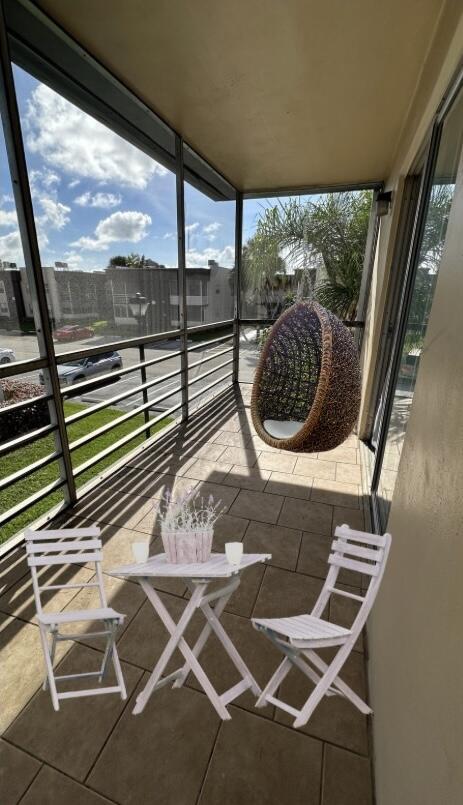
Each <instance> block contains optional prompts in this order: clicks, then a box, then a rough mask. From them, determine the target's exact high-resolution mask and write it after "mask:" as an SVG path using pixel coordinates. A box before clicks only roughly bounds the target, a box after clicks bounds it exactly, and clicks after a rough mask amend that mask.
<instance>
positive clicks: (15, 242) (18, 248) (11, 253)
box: [0, 229, 48, 266]
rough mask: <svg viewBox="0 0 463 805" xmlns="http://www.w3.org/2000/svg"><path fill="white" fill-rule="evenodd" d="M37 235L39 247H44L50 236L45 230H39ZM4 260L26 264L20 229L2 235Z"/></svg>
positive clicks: (0, 245) (1, 257)
mask: <svg viewBox="0 0 463 805" xmlns="http://www.w3.org/2000/svg"><path fill="white" fill-rule="evenodd" d="M37 237H38V241H39V247H40V248H41V249H44V248H45V247H46V246H47V245H48V238H47V236H46V234H45V232H40V231H39V232H38V236H37ZM2 260H5V261H6V262H9V263H16V264H17V265H18V266H23V265H24V255H23V250H22V243H21V237H20V234H19V230H18V229H15V230H14V231H13V232H8V234H6V235H2V236H1V237H0V261H2Z"/></svg>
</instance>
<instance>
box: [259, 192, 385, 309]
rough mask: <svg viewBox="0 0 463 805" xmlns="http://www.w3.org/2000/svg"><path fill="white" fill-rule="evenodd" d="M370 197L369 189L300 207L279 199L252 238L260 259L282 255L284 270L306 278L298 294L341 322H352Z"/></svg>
mask: <svg viewBox="0 0 463 805" xmlns="http://www.w3.org/2000/svg"><path fill="white" fill-rule="evenodd" d="M371 199H372V195H371V192H370V191H361V192H355V193H354V192H349V193H327V194H325V195H323V196H321V197H319V198H317V199H316V200H315V201H307V202H304V203H301V202H300V201H299V200H297V199H289V200H288V201H286V202H282V201H279V202H278V204H277V205H275V206H273V207H269V208H267V209H265V210H264V211H263V213H262V214H261V216H260V218H259V220H258V223H257V230H256V234H255V236H254V238H253V239H252V240H256V242H257V243H258V244H259V253H260V255H261V256H262V257H265V255H266V254H269V255H273V257H274V258H275V255H280V256H281V255H282V254H283V255H284V258H285V263H286V266H287V265H288V264H290V265H291V266H292V268H293V269H295V270H298V271H299V272H300V275H301V276H302V277H305V282H303V283H300V289H299V293H300V295H301V296H314V297H315V298H316V299H318V300H319V302H320V303H321V304H322V305H324V306H325V307H327V308H329V309H330V310H332V311H333V312H334V313H336V314H337V315H338V316H340V317H341V318H354V317H355V313H356V308H357V302H358V297H359V291H360V283H361V279H362V271H363V260H364V253H365V244H366V237H367V231H368V222H369V216H370V209H371ZM248 245H249V243H248ZM261 263H262V261H261ZM317 263H318V267H316V266H317ZM257 268H258V262H257V261H256V265H255V270H256V271H257ZM267 270H268V269H267ZM315 274H317V275H318V278H317V280H316V282H315V283H314V282H313V281H312V278H313V276H314V275H315ZM245 278H246V274H245Z"/></svg>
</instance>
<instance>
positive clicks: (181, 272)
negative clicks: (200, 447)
mask: <svg viewBox="0 0 463 805" xmlns="http://www.w3.org/2000/svg"><path fill="white" fill-rule="evenodd" d="M175 159H176V179H177V239H178V301H179V319H180V330H181V335H180V339H181V349H182V355H181V359H180V361H181V370H182V373H181V377H182V421H184V422H186V421H187V420H188V413H189V411H188V351H187V347H188V316H187V304H186V255H185V183H184V167H183V139H182V137H180V136H179V135H178V134H176V135H175Z"/></svg>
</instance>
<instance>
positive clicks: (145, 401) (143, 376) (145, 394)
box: [138, 344, 151, 439]
mask: <svg viewBox="0 0 463 805" xmlns="http://www.w3.org/2000/svg"><path fill="white" fill-rule="evenodd" d="M138 352H139V355H140V363H144V362H145V345H144V344H140V345H139V347H138ZM140 376H141V382H142V384H144V383H146V366H140ZM142 398H143V405H147V404H148V389H143V391H142ZM143 415H144V417H145V422H146V424H148V422H149V421H150V412H149V409H148V408H145V410H144V411H143ZM150 436H151V431H150V430H149V428H148V430H146V431H145V439H149V438H150Z"/></svg>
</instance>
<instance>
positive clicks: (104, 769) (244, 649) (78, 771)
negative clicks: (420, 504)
mask: <svg viewBox="0 0 463 805" xmlns="http://www.w3.org/2000/svg"><path fill="white" fill-rule="evenodd" d="M249 396H250V387H249V386H248V385H244V386H242V387H241V390H236V391H235V390H233V389H229V390H228V391H226V392H224V393H223V394H222V395H220V397H218V398H217V399H216V400H212V401H210V402H209V404H208V405H207V407H206V408H204V407H203V408H201V409H200V410H198V411H197V412H196V414H194V415H193V416H192V417H191V420H190V422H189V423H188V424H187V425H182V424H179V425H176V426H174V427H172V428H171V429H170V430H169V432H168V433H167V434H165V435H164V436H163V438H162V439H159V441H158V442H155V443H154V444H153V445H152V446H151V447H149V449H147V450H145V451H144V452H143V453H140V454H138V455H136V456H134V457H133V458H128V460H127V461H125V466H124V468H123V469H121V470H120V471H119V472H116V473H114V474H113V475H112V476H111V477H109V478H108V479H107V480H105V481H103V482H101V483H100V484H99V485H98V486H97V487H95V489H94V490H93V491H91V492H89V493H88V494H87V495H84V496H83V497H82V498H81V500H79V502H78V503H77V505H76V506H74V508H73V509H72V511H69V512H66V513H63V514H62V515H61V516H60V517H59V518H58V519H57V520H56V522H57V523H59V524H60V525H65V526H74V527H78V526H79V525H85V524H90V523H94V522H97V523H98V525H99V526H100V528H101V530H102V535H103V542H104V556H105V566H106V568H110V567H112V566H114V565H115V564H121V563H124V562H129V561H130V557H131V547H130V546H131V543H132V542H134V541H136V540H137V539H140V538H141V539H143V538H146V537H149V539H150V540H151V547H150V552H151V553H157V552H159V551H161V550H162V548H161V544H160V536H159V534H158V529H157V524H156V517H155V515H154V514H153V500H155V499H158V498H159V497H160V495H161V494H162V491H163V490H164V489H165V488H166V487H171V488H176V489H180V488H185V487H194V488H195V489H196V490H198V491H199V492H200V493H201V494H204V495H209V494H211V493H212V494H213V495H214V497H216V498H220V499H221V500H222V501H223V503H224V505H225V506H226V513H225V514H224V516H223V517H222V518H221V519H220V521H219V524H218V531H217V533H216V536H215V538H214V544H215V549H216V550H220V549H221V548H222V546H223V545H224V543H225V542H226V541H228V540H230V539H234V540H236V539H239V540H242V541H243V543H244V548H245V550H246V551H248V552H264V553H266V552H269V553H271V554H272V560H271V562H269V564H268V566H266V567H265V568H264V567H263V566H260V565H259V566H257V567H256V569H252V570H250V571H249V572H248V574H247V575H246V576H244V578H243V582H242V584H241V586H240V588H239V590H238V591H237V592H236V593H235V594H234V596H233V597H232V598H231V599H230V601H229V604H228V605H227V608H226V614H225V616H224V619H223V620H224V625H225V626H226V628H227V631H228V632H229V634H230V636H231V637H232V639H233V641H234V642H235V644H236V646H237V648H238V650H239V651H240V653H241V654H242V656H243V658H244V659H245V661H246V662H247V663H248V664H249V666H250V667H251V668H252V669H253V672H254V673H255V675H256V678H257V680H258V682H260V683H263V682H265V681H266V680H267V679H268V677H269V676H270V674H271V673H272V672H273V670H274V668H275V667H276V664H277V663H278V661H279V658H278V653H277V652H276V651H275V649H274V648H273V647H272V646H271V645H270V644H268V641H266V640H265V639H264V638H263V637H261V636H260V635H257V634H256V633H255V632H254V630H253V629H252V628H251V626H250V623H249V618H250V617H251V616H259V615H260V616H272V615H273V614H275V615H285V614H287V615H290V614H295V613H298V612H300V611H306V610H307V608H308V607H310V605H311V604H312V603H313V602H314V601H315V599H316V597H317V595H318V593H319V591H320V589H321V586H322V583H323V580H324V578H325V575H326V559H327V556H328V552H329V547H330V544H331V536H332V529H333V527H334V526H335V525H336V524H341V523H344V522H348V523H349V524H350V525H351V526H352V527H355V528H364V524H365V512H364V498H363V495H362V491H361V483H360V475H361V468H360V464H359V450H358V443H357V439H356V438H355V437H354V436H352V437H350V438H349V440H348V441H347V442H346V443H345V444H344V445H343V446H342V447H340V448H338V449H337V450H334V451H333V452H332V454H329V453H325V454H322V455H320V456H318V457H317V456H316V455H314V454H310V455H308V456H305V455H304V454H294V453H285V452H282V451H274V450H272V451H270V450H269V448H268V446H266V445H265V444H262V443H261V441H260V439H259V437H258V436H257V435H256V434H255V432H254V429H253V427H252V424H251V420H250V411H249ZM64 577H65V581H66V583H68V582H72V580H73V579H75V580H76V581H79V580H82V579H83V578H84V577H85V579H86V580H87V579H90V578H91V573H90V571H89V570H87V568H85V567H79V569H78V570H77V571H76V574H75V576H74V575H73V573H72V572H71V571H66V570H64V571H62V572H58V573H56V574H54V575H53V577H52V576H50V577H49V578H47V583H58V582H59V581H62V580H63V579H64ZM105 581H106V588H107V590H108V593H109V599H110V600H109V605H110V606H113V607H114V608H115V609H117V610H119V611H121V612H125V613H127V619H126V622H125V625H124V629H123V633H122V634H121V636H120V638H119V641H118V649H119V654H120V657H121V661H122V663H123V671H124V675H125V678H126V683H127V685H128V689H129V700H128V702H127V703H123V702H121V701H120V699H119V698H118V697H96V698H95V697H92V698H91V699H80V700H77V701H75V702H72V701H70V702H65V703H64V704H63V707H62V710H61V712H60V713H59V714H55V713H54V712H53V710H52V708H51V705H50V700H49V693H48V691H43V690H41V684H42V679H43V664H42V656H41V654H40V653H39V641H38V628H37V625H36V624H35V622H34V615H35V610H34V602H33V594H32V587H31V580H30V574H29V571H28V569H27V567H26V564H25V559H24V554H23V551H22V549H20V548H18V549H16V551H15V553H14V554H13V555H11V554H10V555H9V557H8V558H7V560H4V562H3V569H2V577H1V586H2V595H1V597H0V612H1V613H2V631H1V637H0V646H1V649H0V662H1V665H2V669H3V678H4V687H3V695H4V702H6V707H5V706H4V707H3V709H2V717H1V724H0V728H1V730H2V731H3V738H4V740H3V750H2V751H3V757H4V761H2V762H3V763H5V768H6V770H7V780H8V785H9V786H10V787H9V788H7V791H8V792H10V793H9V796H10V800H8V802H9V803H10V802H11V803H12V802H14V801H17V799H19V797H20V796H21V795H22V793H23V792H24V791H25V790H26V789H28V787H29V786H30V789H29V791H28V793H27V794H26V798H25V801H28V798H29V799H30V801H31V802H35V801H38V800H40V798H41V797H42V796H44V793H43V792H45V791H47V792H48V793H47V796H48V797H49V801H58V799H59V797H60V796H64V792H65V793H66V796H67V797H68V798H69V799H70V800H71V801H76V802H83V801H84V800H85V798H86V797H88V798H89V802H90V801H93V799H95V802H97V801H99V798H98V797H97V794H101V795H102V796H103V797H105V801H110V802H115V803H121V802H122V803H129V802H134V803H135V802H136V803H138V802H146V801H149V800H150V797H151V796H152V792H153V763H155V765H156V768H157V769H158V770H159V773H157V774H156V775H155V776H156V780H155V784H156V797H157V798H158V799H159V802H163V803H167V802H172V803H176V805H177V803H181V802H185V803H193V802H198V803H201V805H203V804H204V805H205V804H206V803H216V802H219V801H225V802H230V803H231V802H237V801H238V799H239V797H240V796H241V792H242V787H241V786H242V780H243V779H245V781H246V788H247V789H248V790H249V791H259V792H260V795H259V796H260V800H259V801H262V802H264V801H268V802H285V801H287V799H285V797H286V796H287V786H288V784H289V781H290V780H291V790H292V794H291V797H292V798H291V802H294V803H299V802H300V803H303V802H304V803H306V802H310V803H320V805H331V803H333V802H340V801H341V800H340V799H339V796H340V792H341V791H343V790H346V789H348V790H349V791H350V794H349V796H350V797H351V798H350V799H349V802H352V803H355V805H364V804H365V805H367V803H370V802H371V801H372V788H371V772H370V761H371V757H370V739H369V727H368V723H367V718H366V717H365V716H362V715H361V714H360V713H359V712H358V711H356V710H355V708H353V707H352V706H351V705H350V704H349V703H348V702H347V701H345V700H341V699H339V698H338V697H333V698H330V699H325V700H324V702H323V703H322V704H321V705H320V707H319V708H318V709H317V711H316V714H315V715H314V717H313V718H312V719H311V720H310V721H309V723H308V725H307V727H305V728H304V729H303V730H301V731H295V730H293V729H292V728H291V727H290V726H289V724H290V720H289V718H288V717H287V716H286V715H285V714H284V713H283V714H282V713H281V712H277V711H276V710H275V709H274V708H271V707H267V708H265V709H264V710H259V711H257V710H255V708H254V700H253V697H252V696H251V695H250V694H249V693H246V694H244V695H243V696H241V697H240V698H239V699H237V700H236V703H235V704H232V705H231V706H230V710H231V712H232V721H231V722H227V723H221V722H220V719H219V718H218V716H217V715H216V714H215V713H214V711H213V709H212V707H211V705H210V702H209V701H208V699H207V698H206V696H205V694H204V693H203V692H202V691H201V690H199V689H198V687H199V686H198V683H197V682H196V681H195V679H194V678H189V679H188V682H187V685H186V687H185V688H183V689H182V690H180V691H172V690H170V688H169V687H166V688H164V689H163V690H162V691H160V692H157V693H155V694H154V696H153V698H152V699H151V700H150V702H149V703H148V705H147V707H146V709H145V711H144V713H143V714H142V715H140V716H136V717H134V716H132V715H131V710H132V708H133V703H134V697H135V695H136V693H137V690H138V689H139V688H140V686H141V684H142V682H143V680H144V679H145V678H146V676H147V673H148V671H151V670H152V668H153V664H154V661H155V659H156V657H157V656H158V654H159V653H160V650H161V648H162V647H163V646H164V644H165V637H166V633H165V631H164V630H163V628H162V626H161V624H160V623H159V622H156V620H155V618H154V616H153V612H152V610H151V608H150V606H149V603H148V602H147V601H146V600H145V599H144V596H143V594H142V592H141V590H140V588H139V587H138V585H137V584H134V583H131V582H124V581H122V580H117V579H114V578H112V577H110V576H106V579H105ZM343 581H344V582H345V589H346V590H348V591H351V592H354V593H355V592H359V588H358V584H359V580H358V579H357V578H355V577H354V576H352V578H349V577H348V576H347V575H346V577H345V578H344V580H343ZM158 589H159V591H160V593H161V595H162V600H163V602H164V603H165V605H166V607H167V608H168V610H169V611H170V612H171V614H172V615H173V617H174V618H175V617H176V616H177V615H178V614H179V613H180V608H179V604H180V599H181V598H182V597H184V596H185V587H184V585H182V584H181V583H178V582H169V581H167V582H164V583H162V582H161V583H160V585H159V587H158ZM339 600H340V602H341V603H339V601H336V602H335V607H334V608H333V609H332V611H330V613H329V616H330V617H332V618H333V620H336V622H337V623H341V624H342V623H344V622H347V620H348V619H349V617H351V616H352V602H351V601H349V600H348V599H339ZM89 605H91V599H89V597H88V595H85V594H84V593H79V594H78V595H77V597H76V596H74V597H73V596H72V593H71V592H69V593H64V594H63V592H61V593H59V594H55V596H54V599H53V609H56V608H58V609H59V610H65V609H66V607H70V608H72V609H79V608H82V607H86V606H89ZM197 633H198V623H197V622H196V621H193V623H192V625H191V628H190V635H191V638H192V639H194V637H195V635H197ZM218 648H219V646H218V644H217V645H216V644H212V643H211V645H210V648H208V649H207V650H206V652H205V654H204V655H203V663H204V667H205V670H206V672H207V673H208V675H209V676H210V678H211V681H212V682H213V683H214V684H216V686H217V688H218V690H219V692H220V691H221V690H223V689H225V688H226V687H229V686H230V685H233V684H234V682H235V681H236V679H235V678H234V677H233V671H230V665H229V664H228V663H227V662H226V657H225V660H223V661H222V655H221V654H220V651H219V650H218ZM101 649H102V647H101V646H100V645H97V646H96V647H95V640H92V641H91V642H90V641H86V639H85V630H84V631H83V632H82V638H81V640H80V642H79V644H78V645H76V646H74V647H73V648H72V649H71V650H70V651H68V652H67V653H63V655H62V656H60V659H59V673H64V674H66V673H75V672H79V671H80V670H81V668H82V669H83V668H84V667H85V669H88V668H89V667H90V666H91V667H93V666H95V667H96V666H97V664H98V661H99V657H100V656H101ZM215 649H217V650H215ZM345 679H346V681H347V682H348V683H349V684H350V685H352V687H353V688H354V689H355V690H356V691H357V692H358V693H359V694H360V695H361V696H365V697H366V677H365V666H364V642H363V640H362V641H361V642H360V643H359V645H358V646H357V649H356V651H354V652H353V654H352V655H351V658H350V660H349V661H348V664H347V666H346V668H345ZM5 683H6V687H5ZM306 683H307V680H304V678H303V677H302V676H301V677H300V678H299V676H298V675H297V673H294V675H293V674H291V675H290V676H289V677H288V680H287V683H285V686H284V687H285V690H284V694H285V696H286V697H287V699H288V700H289V701H291V702H292V703H293V704H294V705H295V706H300V704H301V703H302V702H301V697H303V698H302V701H303V700H304V696H306V695H307V684H306ZM109 684H111V683H109ZM108 699H110V700H109V701H108ZM122 758H123V762H122ZM161 770H162V772H161ZM342 801H343V802H347V800H346V799H344V800H342Z"/></svg>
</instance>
